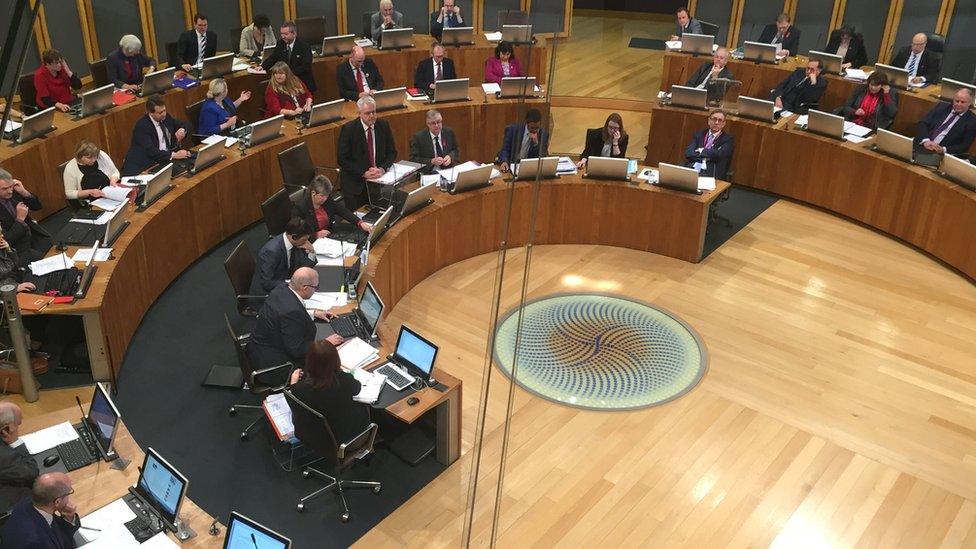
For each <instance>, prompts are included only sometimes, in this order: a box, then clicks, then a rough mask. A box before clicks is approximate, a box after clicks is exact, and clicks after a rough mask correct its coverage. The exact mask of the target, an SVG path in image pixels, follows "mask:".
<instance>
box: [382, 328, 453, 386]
mask: <svg viewBox="0 0 976 549" xmlns="http://www.w3.org/2000/svg"><path fill="white" fill-rule="evenodd" d="M386 360H387V361H388V362H387V363H386V364H383V365H382V366H380V367H378V368H376V369H375V370H373V371H374V372H376V373H378V374H383V375H385V376H386V384H387V385H389V386H390V387H393V388H394V389H396V390H397V391H402V390H403V389H404V388H406V387H407V386H409V385H411V384H413V383H414V382H415V381H416V379H417V378H418V377H419V378H420V379H422V380H424V383H425V384H429V383H431V382H434V380H433V377H432V376H431V373H432V372H433V371H434V361H435V360H437V345H434V344H433V343H431V342H430V341H429V340H427V339H425V338H423V337H421V335H420V334H418V333H417V332H415V331H413V330H411V329H410V328H408V327H407V326H406V325H405V324H402V325H400V334H399V335H398V336H397V342H396V347H395V348H394V350H393V354H392V355H389V356H387V357H386Z"/></svg>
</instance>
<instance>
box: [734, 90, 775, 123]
mask: <svg viewBox="0 0 976 549" xmlns="http://www.w3.org/2000/svg"><path fill="white" fill-rule="evenodd" d="M775 112H776V104H775V103H773V102H772V101H767V100H765V99H756V98H755V97H746V96H745V95H740V96H739V112H738V116H742V117H744V118H752V119H755V120H762V121H764V122H775V121H776V118H775Z"/></svg>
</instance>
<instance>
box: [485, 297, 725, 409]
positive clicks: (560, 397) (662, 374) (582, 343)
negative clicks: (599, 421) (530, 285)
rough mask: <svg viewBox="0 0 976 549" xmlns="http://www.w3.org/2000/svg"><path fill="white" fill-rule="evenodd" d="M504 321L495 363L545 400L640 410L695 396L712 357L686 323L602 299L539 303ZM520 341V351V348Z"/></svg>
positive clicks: (649, 307) (620, 300) (546, 299)
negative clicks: (515, 367)
mask: <svg viewBox="0 0 976 549" xmlns="http://www.w3.org/2000/svg"><path fill="white" fill-rule="evenodd" d="M518 322H519V315H518V309H515V310H512V311H509V312H508V313H506V314H505V316H504V317H503V318H502V319H501V320H500V321H499V323H498V328H497V330H496V334H495V335H496V339H495V356H494V359H495V364H497V365H498V366H499V367H500V369H501V370H502V372H504V373H505V375H507V376H509V377H511V374H512V363H513V361H514V360H516V357H517V365H518V370H517V374H516V382H517V383H518V384H519V385H520V386H522V388H524V389H526V390H528V391H530V392H532V393H535V394H537V395H539V396H541V397H543V398H546V399H549V400H552V401H555V402H559V403H562V404H566V405H568V406H575V407H580V408H588V409H598V410H633V409H636V408H644V407H648V406H655V405H658V404H663V403H665V402H668V401H670V400H673V399H675V398H678V397H680V396H681V395H683V394H685V393H686V392H688V391H690V390H691V389H692V388H694V387H695V385H697V384H698V382H699V381H700V380H701V378H702V376H703V375H704V374H705V369H706V368H707V365H708V353H707V351H706V349H705V345H704V344H703V343H702V341H701V338H700V337H699V336H698V334H697V333H695V331H694V330H693V329H692V328H691V327H690V326H688V325H687V324H686V323H685V322H683V321H682V320H681V319H679V318H677V317H675V316H674V315H672V314H670V313H668V312H666V311H664V310H661V309H659V308H657V307H654V306H652V305H648V304H646V303H642V302H639V301H634V300H631V299H625V298H621V297H615V296H607V295H599V294H560V295H555V296H547V297H544V298H541V299H537V300H534V301H531V302H529V303H527V304H526V305H525V308H524V310H523V313H522V329H521V334H517V330H518ZM516 335H519V338H518V343H517V345H518V347H519V349H518V354H517V355H516V354H515V350H516Z"/></svg>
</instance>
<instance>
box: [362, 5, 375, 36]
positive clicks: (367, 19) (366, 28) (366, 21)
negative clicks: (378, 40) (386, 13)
mask: <svg viewBox="0 0 976 549" xmlns="http://www.w3.org/2000/svg"><path fill="white" fill-rule="evenodd" d="M374 13H376V12H375V11H366V12H363V38H370V39H372V38H373V24H372V21H371V20H372V18H373V14H374Z"/></svg>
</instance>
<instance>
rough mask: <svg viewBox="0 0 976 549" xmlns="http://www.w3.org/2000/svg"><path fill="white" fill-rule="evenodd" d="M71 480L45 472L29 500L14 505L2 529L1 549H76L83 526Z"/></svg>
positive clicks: (38, 480)
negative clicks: (77, 533)
mask: <svg viewBox="0 0 976 549" xmlns="http://www.w3.org/2000/svg"><path fill="white" fill-rule="evenodd" d="M73 493H74V488H72V487H71V479H70V478H68V475H66V474H64V473H46V474H43V475H41V476H39V477H37V480H35V481H34V486H33V488H32V489H31V494H30V496H31V497H30V498H25V499H23V500H21V502H20V503H18V504H17V505H15V506H14V509H13V511H12V512H11V513H10V518H9V519H7V524H6V525H4V527H3V535H2V542H0V549H23V548H29V549H74V548H75V547H77V545H76V544H75V540H74V535H75V532H77V531H78V528H79V527H80V526H81V522H80V521H79V519H78V512H77V510H76V508H75V504H74V502H73V501H71V494H73Z"/></svg>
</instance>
